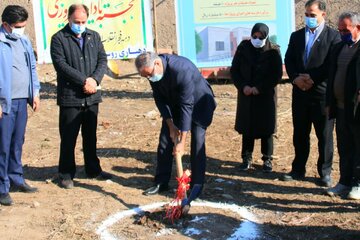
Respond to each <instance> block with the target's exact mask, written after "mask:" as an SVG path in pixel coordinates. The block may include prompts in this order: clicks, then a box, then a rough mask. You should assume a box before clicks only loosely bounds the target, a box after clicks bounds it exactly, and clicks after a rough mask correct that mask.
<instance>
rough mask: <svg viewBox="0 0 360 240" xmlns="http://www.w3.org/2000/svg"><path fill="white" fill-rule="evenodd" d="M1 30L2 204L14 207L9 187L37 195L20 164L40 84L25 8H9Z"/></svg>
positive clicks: (0, 130)
mask: <svg viewBox="0 0 360 240" xmlns="http://www.w3.org/2000/svg"><path fill="white" fill-rule="evenodd" d="M1 18H2V25H1V27H0V53H1V54H0V204H2V205H11V204H12V199H11V197H10V195H9V190H10V185H11V188H12V189H14V190H18V191H21V192H27V193H28V192H35V191H37V189H36V188H33V187H31V186H29V185H28V184H27V183H26V182H25V180H24V177H23V169H22V162H21V154H22V146H23V143H24V135H25V128H26V122H27V104H28V103H29V104H30V105H31V106H32V108H33V109H34V110H35V111H37V110H38V109H39V106H40V98H39V90H40V84H39V80H38V77H37V74H36V60H35V56H34V50H33V49H32V46H31V43H30V41H29V39H28V38H26V37H25V36H24V35H23V34H24V30H25V26H26V23H27V19H28V12H27V11H26V9H25V8H23V7H21V6H17V5H9V6H7V7H6V8H5V9H4V11H3V13H2V16H1Z"/></svg>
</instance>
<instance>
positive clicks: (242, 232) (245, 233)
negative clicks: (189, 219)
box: [96, 201, 260, 240]
mask: <svg viewBox="0 0 360 240" xmlns="http://www.w3.org/2000/svg"><path fill="white" fill-rule="evenodd" d="M165 204H168V202H158V203H153V204H149V205H144V206H140V207H137V208H133V209H130V210H125V211H120V212H117V213H115V214H113V215H111V216H109V217H108V218H107V219H106V220H104V221H103V222H102V223H101V225H100V226H99V227H98V228H97V229H96V234H98V235H99V236H100V238H101V239H103V240H118V238H117V237H115V236H114V235H112V234H111V233H110V232H109V231H108V228H109V227H111V226H112V225H113V224H115V223H117V222H118V221H120V220H121V219H124V218H126V217H130V216H133V215H135V214H140V213H142V212H145V211H149V210H152V209H157V208H160V207H163V206H164V205H165ZM191 206H192V207H210V208H217V209H223V210H229V211H232V212H235V213H237V214H239V215H240V216H241V217H242V218H244V219H245V220H244V221H243V222H242V223H241V224H240V226H239V227H238V228H236V229H235V230H234V233H233V234H231V236H230V237H229V238H228V240H235V239H244V240H252V239H257V238H258V237H259V236H260V235H259V233H260V230H259V227H258V224H256V223H255V222H256V221H257V220H256V217H255V216H254V215H253V214H252V213H251V212H249V211H248V210H247V209H246V208H245V207H240V206H238V205H235V204H225V203H215V202H208V201H194V202H192V203H191Z"/></svg>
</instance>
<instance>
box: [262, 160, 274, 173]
mask: <svg viewBox="0 0 360 240" xmlns="http://www.w3.org/2000/svg"><path fill="white" fill-rule="evenodd" d="M263 172H264V173H270V172H272V163H271V161H270V160H265V161H264V164H263Z"/></svg>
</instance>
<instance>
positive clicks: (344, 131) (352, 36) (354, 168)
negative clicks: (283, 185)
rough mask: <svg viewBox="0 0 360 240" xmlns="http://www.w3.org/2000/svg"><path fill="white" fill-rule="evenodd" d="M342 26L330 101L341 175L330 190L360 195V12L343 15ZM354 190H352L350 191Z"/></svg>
mask: <svg viewBox="0 0 360 240" xmlns="http://www.w3.org/2000/svg"><path fill="white" fill-rule="evenodd" d="M338 30H339V32H340V34H341V39H342V42H340V43H338V44H336V45H335V47H334V50H333V51H332V52H331V62H330V75H329V83H328V87H327V91H326V96H327V98H326V100H327V101H326V103H327V106H328V112H329V117H330V118H336V139H337V148H338V152H339V156H340V163H339V165H340V179H339V182H338V184H336V186H335V187H332V188H329V189H328V190H327V191H326V192H327V194H329V195H331V196H334V195H347V194H348V195H347V196H348V198H350V199H356V200H359V199H360V117H359V114H360V107H359V100H360V95H359V93H360V92H359V90H360V72H359V70H360V41H359V40H360V14H359V13H355V12H345V13H343V14H341V15H340V17H339V23H338ZM350 190H351V191H350Z"/></svg>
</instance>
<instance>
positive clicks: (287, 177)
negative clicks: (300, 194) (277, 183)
mask: <svg viewBox="0 0 360 240" xmlns="http://www.w3.org/2000/svg"><path fill="white" fill-rule="evenodd" d="M304 178H305V175H304V174H300V173H296V172H290V173H289V174H285V175H283V176H282V177H281V180H282V181H285V182H290V181H294V180H303V179H304Z"/></svg>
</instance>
